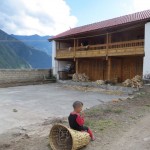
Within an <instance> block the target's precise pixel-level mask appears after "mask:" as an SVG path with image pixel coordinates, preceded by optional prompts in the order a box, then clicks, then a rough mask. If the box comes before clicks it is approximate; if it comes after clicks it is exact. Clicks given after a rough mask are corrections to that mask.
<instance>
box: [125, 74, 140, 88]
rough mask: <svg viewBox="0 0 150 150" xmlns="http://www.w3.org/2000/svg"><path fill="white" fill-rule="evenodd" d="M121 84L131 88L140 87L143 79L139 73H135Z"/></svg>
mask: <svg viewBox="0 0 150 150" xmlns="http://www.w3.org/2000/svg"><path fill="white" fill-rule="evenodd" d="M123 85H124V86H126V87H133V88H142V86H143V81H142V77H141V76H139V75H136V76H135V77H134V78H132V79H127V80H125V81H124V82H123Z"/></svg>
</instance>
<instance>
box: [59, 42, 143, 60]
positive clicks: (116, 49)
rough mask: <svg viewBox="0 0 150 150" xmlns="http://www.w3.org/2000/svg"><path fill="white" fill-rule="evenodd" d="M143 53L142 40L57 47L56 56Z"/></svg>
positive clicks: (78, 56)
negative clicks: (65, 47)
mask: <svg viewBox="0 0 150 150" xmlns="http://www.w3.org/2000/svg"><path fill="white" fill-rule="evenodd" d="M139 54H144V40H134V41H126V42H117V43H110V44H100V45H88V46H82V47H76V48H75V49H74V48H73V47H72V48H68V49H59V50H57V53H56V58H75V57H76V58H82V57H100V56H121V55H139Z"/></svg>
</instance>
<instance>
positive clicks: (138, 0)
mask: <svg viewBox="0 0 150 150" xmlns="http://www.w3.org/2000/svg"><path fill="white" fill-rule="evenodd" d="M132 1H133V2H132V5H133V9H134V11H142V10H147V9H150V0H132Z"/></svg>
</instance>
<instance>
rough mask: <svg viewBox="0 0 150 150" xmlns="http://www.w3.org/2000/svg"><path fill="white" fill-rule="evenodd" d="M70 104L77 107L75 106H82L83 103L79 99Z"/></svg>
mask: <svg viewBox="0 0 150 150" xmlns="http://www.w3.org/2000/svg"><path fill="white" fill-rule="evenodd" d="M72 106H73V108H77V107H80V106H83V103H82V102H80V101H75V102H74V103H73V105H72Z"/></svg>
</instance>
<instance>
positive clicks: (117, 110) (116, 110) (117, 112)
mask: <svg viewBox="0 0 150 150" xmlns="http://www.w3.org/2000/svg"><path fill="white" fill-rule="evenodd" d="M113 112H114V113H116V114H121V113H122V112H123V110H122V109H121V108H117V109H114V110H113Z"/></svg>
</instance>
